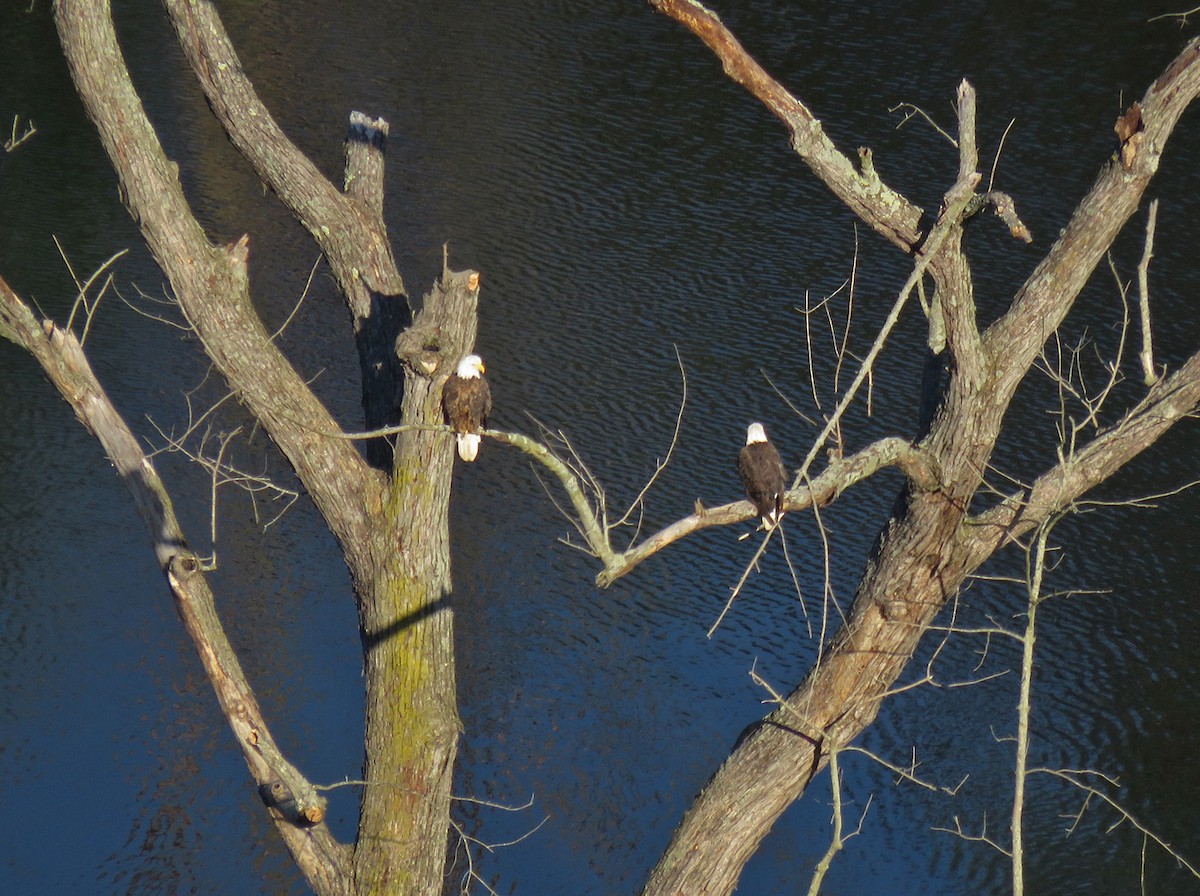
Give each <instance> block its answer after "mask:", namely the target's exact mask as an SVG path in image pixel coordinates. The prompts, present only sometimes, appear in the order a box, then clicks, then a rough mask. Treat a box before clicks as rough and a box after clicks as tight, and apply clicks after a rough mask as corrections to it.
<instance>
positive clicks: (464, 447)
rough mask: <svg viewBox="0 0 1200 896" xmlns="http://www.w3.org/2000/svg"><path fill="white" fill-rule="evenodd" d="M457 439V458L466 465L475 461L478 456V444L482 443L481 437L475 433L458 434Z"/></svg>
mask: <svg viewBox="0 0 1200 896" xmlns="http://www.w3.org/2000/svg"><path fill="white" fill-rule="evenodd" d="M457 437H458V456H459V457H461V458H462V459H463V460H465V461H466V462H467V463H470V462H471V461H473V460H475V458H477V457H478V456H479V443H480V442H482V441H483V436H481V435H479V433H477V432H460V433H457Z"/></svg>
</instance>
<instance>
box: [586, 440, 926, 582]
mask: <svg viewBox="0 0 1200 896" xmlns="http://www.w3.org/2000/svg"><path fill="white" fill-rule="evenodd" d="M893 466H894V467H897V468H899V469H900V470H901V471H902V472H903V473H904V475H905V476H907V477H908V478H909V480H911V481H912V482H913V483H915V484H916V486H917V487H918V488H923V489H927V490H932V489H936V488H937V487H938V485H939V479H938V474H937V471H936V470H935V469H934V468H933V466H932V465H931V463H930V459H929V457H928V456H927V455H926V454H924V453H923V452H922V451H921V450H920V449H918V448H915V447H914V446H913V445H911V444H910V443H909V442H908V441H906V440H905V439H901V438H899V437H891V438H886V439H881V440H880V441H878V442H876V443H874V444H873V445H870V446H868V447H867V448H864V449H863V450H862V451H860V452H858V453H857V454H854V455H851V456H849V457H845V458H835V459H834V460H832V461H831V462H830V464H829V466H827V467H826V468H825V470H824V471H822V473H821V474H820V475H819V476H817V477H815V478H813V479H812V481H811V482H809V483H808V484H807V485H804V486H802V487H800V488H793V489H792V490H791V491H789V492H788V493H787V498H786V500H785V501H784V510H785V511H788V512H791V511H796V510H804V509H806V508H808V507H811V506H812V505H813V504H814V503H816V504H821V505H824V504H829V503H831V502H832V501H833V500H834V499H835V498H837V496H838V495H840V494H841V493H842V491H844V490H845V489H847V488H849V487H850V486H852V485H854V484H855V483H857V482H861V481H862V480H863V479H866V478H867V477H869V476H871V475H872V474H874V473H876V472H878V471H879V470H881V469H883V468H884V467H893ZM756 515H757V511H756V510H755V509H754V506H753V505H752V504H751V503H750V502H749V501H734V502H732V503H730V504H723V505H721V506H719V507H711V508H710V507H704V506H703V505H699V504H698V506H697V509H696V512H695V513H692V514H690V515H689V516H686V517H684V518H683V519H680V520H677V521H676V522H674V523H672V524H671V525H669V526H667V527H665V528H663V529H660V530H659V531H658V532H656V533H654V534H652V535H649V536H647V537H646V538H644V539H642V541H640V542H639V543H638V544H636V545H634V546H633V547H631V548H629V549H628V550H626V551H624V552H623V553H621V554H619V555H615V556H613V557H612V560H611V562H610V563H609V565H607V566H606V568H605V569H603V570H601V572H600V574H599V575H598V576H597V577H596V581H597V584H599V585H600V586H601V587H607V586H608V585H611V584H612V583H613V582H614V581H616V580H617V579H619V578H620V577H621V576H623V575H625V574H626V573H628V572H629V571H630V570H632V569H633V568H634V567H635V566H637V565H638V564H639V563H641V562H642V561H643V560H645V559H646V558H647V557H650V556H652V555H653V554H656V553H658V552H659V551H661V550H662V549H663V548H665V547H666V546H667V545H669V544H672V543H674V542H676V541H678V540H679V539H681V538H684V537H685V536H688V535H691V534H692V533H693V532H698V531H700V530H701V529H707V528H709V527H711V526H727V525H730V524H732V523H741V522H745V521H746V520H749V519H752V518H753V517H754V516H756Z"/></svg>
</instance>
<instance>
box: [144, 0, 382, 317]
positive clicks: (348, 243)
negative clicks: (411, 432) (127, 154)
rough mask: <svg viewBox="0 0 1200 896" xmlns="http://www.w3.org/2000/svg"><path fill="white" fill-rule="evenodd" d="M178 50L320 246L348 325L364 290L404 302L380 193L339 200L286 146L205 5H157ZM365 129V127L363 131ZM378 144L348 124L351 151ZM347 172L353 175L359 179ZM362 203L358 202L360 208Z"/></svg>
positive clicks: (235, 137)
mask: <svg viewBox="0 0 1200 896" xmlns="http://www.w3.org/2000/svg"><path fill="white" fill-rule="evenodd" d="M164 5H165V6H166V8H167V12H168V13H169V14H170V16H171V22H172V24H173V25H174V26H175V30H176V32H177V33H178V35H179V44H180V46H181V47H182V48H183V52H184V55H185V56H186V57H187V60H188V62H189V63H190V64H191V66H192V70H193V71H194V72H195V74H196V77H197V79H198V80H199V81H200V86H201V87H202V88H203V90H204V95H205V97H206V98H207V99H208V102H209V105H210V106H211V107H212V110H213V112H214V114H215V115H216V116H217V118H218V119H219V120H220V122H221V126H222V127H224V128H225V132H226V133H227V134H228V135H229V139H230V140H231V141H233V145H234V146H235V147H237V150H238V152H240V153H241V154H242V155H243V156H244V157H245V158H246V160H247V161H248V162H250V164H251V165H252V166H253V167H254V170H255V172H256V173H257V174H258V176H259V177H260V178H261V179H262V181H263V183H265V184H267V186H269V187H270V188H271V189H272V190H273V191H274V192H275V193H276V195H278V196H279V198H280V199H282V200H283V202H284V204H285V205H286V206H287V207H288V208H289V209H290V210H291V211H292V213H293V214H294V215H295V216H296V217H297V218H298V219H299V221H300V222H301V223H302V224H303V225H304V227H305V228H306V229H307V230H308V232H309V233H310V234H312V237H313V239H314V240H316V242H317V244H318V245H320V247H321V249H322V251H323V252H324V253H325V255H326V257H327V258H329V261H330V264H331V266H332V267H333V269H334V273H335V275H336V276H337V278H338V281H339V282H340V283H342V284H343V291H344V292H345V293H346V295H347V298H348V299H349V300H351V302H352V310H353V312H354V316H355V319H356V321H358V320H362V319H364V318H366V317H367V316H368V315H369V313H370V307H369V305H367V304H364V303H363V300H364V296H365V292H364V291H363V290H362V289H359V288H356V284H355V281H357V280H358V279H359V278H361V279H362V281H363V283H365V285H366V287H367V288H368V289H369V290H370V291H372V292H376V293H383V294H385V295H404V283H403V281H402V280H401V278H400V274H399V272H398V271H397V270H396V262H395V260H394V259H393V258H392V252H391V248H390V246H389V244H388V239H387V230H386V228H385V227H384V223H383V213H382V211H383V203H382V192H380V191H377V190H375V189H370V190H367V189H366V184H365V183H364V184H359V185H355V186H354V188H353V189H352V190H351V191H350V193H349V194H344V193H341V192H339V191H338V190H337V189H336V188H335V187H334V186H333V185H332V184H331V183H330V182H329V181H328V180H327V179H326V178H325V177H324V176H323V175H322V174H321V173H320V172H319V171H318V170H317V168H316V166H315V165H313V164H312V162H310V161H309V160H308V159H307V158H306V157H305V156H304V154H303V153H301V152H300V150H299V149H297V148H296V146H295V145H294V144H293V143H292V142H291V141H290V140H288V138H287V137H286V136H285V135H284V133H283V131H282V130H281V129H280V127H279V125H278V124H277V123H276V122H275V119H274V118H273V117H272V116H271V113H270V111H269V110H268V109H267V107H266V106H265V105H263V103H262V101H261V100H260V99H259V98H258V94H257V93H256V92H255V90H254V85H253V84H251V83H250V79H249V78H247V77H246V73H245V71H244V70H243V69H242V63H241V60H239V59H238V55H237V52H236V51H235V50H234V48H233V44H232V42H231V41H230V40H229V35H228V34H227V33H226V32H225V26H224V25H223V24H222V23H221V19H220V17H219V16H218V15H217V12H216V10H215V9H214V8H213V5H212V3H210V2H208V0H164ZM368 125H370V126H368ZM384 137H386V130H380V129H379V128H378V127H377V126H376V124H375V123H374V122H371V120H370V119H368V118H366V116H361V115H356V116H355V117H352V128H351V131H350V143H351V146H352V147H353V145H354V144H355V143H356V142H360V141H361V142H362V143H364V144H365V145H367V146H369V145H370V144H371V142H372V141H376V140H378V141H380V143H379V145H380V146H382V139H383V138H384ZM355 167H358V169H359V170H358V171H357V172H356V171H351V172H348V174H350V175H351V184H352V185H353V182H354V178H353V175H354V174H356V173H361V171H362V168H361V165H360V166H355ZM364 196H365V197H366V198H365V200H364Z"/></svg>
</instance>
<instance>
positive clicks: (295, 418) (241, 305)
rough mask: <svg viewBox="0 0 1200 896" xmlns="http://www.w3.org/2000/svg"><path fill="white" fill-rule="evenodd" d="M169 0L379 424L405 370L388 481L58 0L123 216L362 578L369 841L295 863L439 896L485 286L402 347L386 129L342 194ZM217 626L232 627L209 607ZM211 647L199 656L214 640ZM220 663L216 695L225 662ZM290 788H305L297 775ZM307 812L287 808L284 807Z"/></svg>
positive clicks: (473, 278) (219, 36) (357, 588)
mask: <svg viewBox="0 0 1200 896" xmlns="http://www.w3.org/2000/svg"><path fill="white" fill-rule="evenodd" d="M166 5H167V8H168V10H169V12H170V13H171V16H172V19H173V21H174V22H175V25H176V29H177V31H178V33H179V36H180V40H181V43H182V44H183V46H184V50H185V54H186V55H187V56H188V58H189V61H190V62H191V64H192V67H193V69H194V70H195V71H196V73H197V76H198V78H199V79H200V81H201V84H202V85H203V87H204V90H205V93H206V96H207V97H208V99H209V102H210V104H211V105H212V107H213V109H214V110H215V112H216V114H217V116H218V118H219V119H220V120H221V122H222V124H223V126H224V127H225V128H226V131H227V132H228V133H229V135H230V137H231V139H232V140H233V142H234V144H235V145H236V146H237V147H238V148H239V150H240V151H242V153H243V154H244V155H246V157H247V158H248V159H249V160H250V161H251V163H252V164H253V165H254V166H255V169H256V170H257V171H258V172H259V175H260V177H262V179H263V181H264V182H265V183H267V184H268V185H269V186H271V188H272V189H273V190H274V191H275V192H276V193H277V194H278V195H279V196H280V197H281V198H282V199H283V201H284V202H285V203H286V204H287V205H288V206H289V208H291V209H292V211H293V212H294V213H295V214H296V216H297V217H298V218H300V220H301V221H302V223H304V225H305V226H306V227H307V228H308V229H309V231H310V233H312V235H313V238H314V239H315V240H316V241H317V242H318V243H319V244H320V245H321V247H322V249H323V250H324V251H325V253H326V255H327V257H328V258H329V260H330V264H331V267H332V268H333V270H334V273H335V277H336V278H337V280H338V283H339V285H340V286H341V288H342V290H343V294H344V295H345V297H346V301H347V305H348V307H349V308H350V311H351V319H352V323H353V326H354V329H355V334H356V337H357V341H358V347H359V350H360V359H361V360H362V367H363V370H364V399H365V401H364V406H365V408H366V413H367V417H368V423H369V424H375V423H380V422H384V419H386V418H390V417H394V415H395V413H396V405H397V398H398V394H399V392H400V391H401V388H400V384H399V383H398V379H399V377H400V376H401V375H402V376H403V377H404V386H403V403H402V407H401V408H400V413H399V420H400V422H401V423H402V424H403V425H404V426H405V427H408V428H407V429H405V431H403V432H402V433H401V434H400V437H399V440H398V443H397V447H396V450H395V453H394V455H392V453H391V452H390V450H389V451H388V452H381V453H378V454H377V455H376V457H375V460H376V461H377V462H382V461H384V460H387V459H390V460H391V466H390V469H388V468H387V467H386V466H385V468H384V472H380V471H379V470H377V469H373V468H372V467H371V466H370V465H368V464H367V463H366V462H365V461H364V459H363V457H362V455H360V454H359V452H358V451H357V449H356V448H355V446H354V443H353V442H352V441H351V440H349V439H347V438H345V437H344V434H343V433H342V430H341V427H340V426H339V425H338V423H337V422H336V421H335V420H334V419H333V417H332V416H331V415H330V414H329V413H328V411H327V410H326V409H325V408H324V407H323V406H322V405H321V403H320V402H319V401H318V400H317V398H316V397H315V396H314V395H313V393H312V392H311V390H309V388H308V386H307V385H306V384H305V383H304V382H303V380H302V379H301V378H300V377H299V376H298V374H297V373H296V371H295V369H294V368H293V367H292V366H291V365H290V364H289V363H288V361H287V359H286V358H285V357H284V356H283V355H282V353H281V352H280V351H279V350H278V348H277V347H276V346H275V344H274V342H273V341H272V340H271V338H270V336H269V335H268V334H267V331H266V329H265V328H264V327H263V325H262V322H261V321H260V319H259V318H258V316H257V314H256V312H255V310H254V307H253V303H252V301H251V297H250V293H249V286H248V278H247V274H246V262H247V257H248V252H249V249H248V245H249V239H248V237H243V238H242V239H240V240H238V241H237V242H235V243H233V244H231V245H227V246H213V245H211V244H210V243H209V242H208V240H207V238H206V237H205V235H204V233H203V231H202V229H201V227H200V225H199V224H198V222H197V221H196V220H195V218H194V216H193V215H192V213H191V210H190V208H189V207H188V204H187V202H186V200H185V198H184V196H183V192H182V190H181V188H180V184H179V179H178V172H177V169H176V166H175V165H174V164H173V163H172V162H170V161H169V160H168V159H167V158H166V156H165V154H164V153H163V150H162V147H161V145H160V144H159V142H158V140H157V137H156V136H155V133H154V130H153V127H152V126H151V124H150V122H149V120H148V119H147V117H146V114H145V112H144V110H143V108H142V105H141V102H140V99H139V98H138V96H137V94H136V92H135V91H134V89H133V86H132V84H131V82H130V78H129V74H128V71H127V70H126V67H125V64H124V61H123V58H122V56H121V52H120V48H119V46H118V45H117V41H116V36H115V33H114V30H113V26H112V19H111V13H110V10H109V6H108V3H107V0H58V2H56V4H55V20H56V23H57V25H58V29H59V34H60V39H61V42H62V45H63V49H64V52H65V54H66V57H67V61H68V64H69V65H70V68H71V73H72V77H73V78H74V80H75V83H76V86H77V88H78V90H79V93H80V96H81V97H82V99H83V101H84V105H85V108H86V109H87V111H88V114H89V117H90V118H91V119H92V121H93V122H94V123H95V125H96V127H97V130H98V131H99V133H100V137H101V142H102V144H103V145H104V148H105V150H106V151H107V153H108V155H109V158H110V160H111V161H112V164H113V167H114V169H115V170H116V172H117V175H118V178H119V179H120V183H121V189H122V196H123V198H124V200H125V202H126V205H127V206H128V207H129V210H130V212H131V214H132V215H133V216H134V218H135V219H136V220H137V221H138V223H139V226H140V228H141V230H142V233H143V235H144V237H145V239H146V242H147V244H148V245H149V247H150V249H151V251H152V252H153V253H154V256H155V259H156V260H157V261H158V263H159V265H160V267H161V268H162V269H163V271H164V273H165V274H166V275H167V278H168V280H169V281H170V284H171V288H172V290H173V292H174V296H175V298H176V300H177V301H178V303H179V306H180V308H181V310H182V311H183V314H184V316H185V318H186V319H187V321H188V323H189V324H190V325H191V326H192V327H193V328H194V330H195V332H196V333H197V335H198V336H199V338H200V340H201V342H202V343H203V346H204V349H205V351H206V353H207V354H208V355H209V357H210V358H211V359H212V360H213V362H214V364H215V365H216V367H217V369H218V370H219V371H220V372H221V374H222V375H223V376H224V377H225V379H226V380H227V381H228V383H229V385H230V387H231V388H232V390H233V392H234V394H235V395H236V396H237V398H238V399H239V401H241V402H242V404H243V405H245V406H246V408H247V409H248V410H249V411H250V412H251V413H252V414H253V415H254V417H255V418H256V419H257V420H258V421H259V422H260V423H261V424H262V426H263V427H264V428H265V430H266V431H267V432H268V433H269V435H270V436H271V438H272V440H273V441H274V442H275V444H276V445H277V446H278V447H279V449H280V450H281V451H282V452H283V454H284V456H285V457H286V458H287V459H288V461H289V462H290V464H291V465H292V467H293V469H294V470H295V472H296V475H297V476H298V477H299V479H300V480H301V482H302V483H303V486H304V488H305V490H306V491H307V492H308V494H309V495H310V496H311V497H312V499H313V502H314V504H315V505H316V507H317V508H318V510H319V511H320V512H321V514H322V516H323V517H324V518H325V521H326V523H327V524H328V525H329V528H330V530H331V531H332V532H333V534H334V536H335V537H336V538H337V540H338V542H339V544H340V545H341V547H342V551H343V556H344V557H345V560H346V565H347V567H348V568H349V571H350V577H351V582H352V584H353V587H354V593H355V595H356V598H357V602H358V610H359V620H360V627H361V633H362V638H363V647H364V666H365V679H366V709H367V712H366V737H365V744H366V759H365V778H366V782H367V783H366V786H365V788H364V792H363V798H362V811H361V816H360V820H359V831H358V836H357V839H356V843H355V846H354V850H353V855H352V857H350V856H348V854H347V852H346V850H345V848H344V847H339V846H338V845H337V844H336V843H333V841H332V840H331V839H327V842H326V844H325V847H324V848H327V851H328V853H329V855H330V856H331V857H332V858H331V859H330V861H329V862H327V863H325V864H321V865H313V864H312V863H306V862H304V861H301V857H300V856H299V855H297V861H298V864H299V865H300V867H301V870H302V871H303V872H304V873H305V875H306V876H307V877H308V879H309V881H310V883H311V884H312V886H313V887H314V889H316V890H317V891H318V892H321V893H326V892H329V893H333V892H346V893H355V894H376V893H379V894H382V893H388V894H396V893H400V894H422V896H424V894H428V893H432V892H439V891H440V890H441V889H442V886H443V877H444V866H445V861H446V837H447V832H448V821H449V805H450V784H451V778H452V770H453V763H454V758H455V754H456V750H457V743H458V733H459V721H458V715H457V706H456V695H455V676H454V641H453V621H452V619H453V617H452V614H451V612H450V608H449V605H448V602H447V596H448V594H449V591H450V584H451V583H450V575H449V527H448V519H447V516H448V514H447V511H448V506H449V496H450V478H451V472H452V470H453V458H454V448H453V445H454V440H453V438H452V437H451V436H450V434H449V433H448V432H446V431H445V427H444V426H443V425H442V417H441V409H440V394H441V387H442V384H443V383H444V382H445V379H446V377H447V376H448V375H449V373H450V372H451V371H452V370H453V368H454V366H455V364H456V363H457V361H458V359H459V357H461V355H462V354H464V353H466V352H467V351H468V350H470V348H471V346H472V345H473V344H474V339H475V330H476V311H477V302H478V294H479V277H478V274H475V273H474V272H470V271H468V272H463V273H452V272H450V271H449V270H448V269H447V270H445V271H444V272H443V275H442V278H441V280H440V282H439V283H438V284H437V285H436V286H435V288H434V290H433V292H431V293H430V295H428V296H426V300H425V304H424V307H423V310H422V312H421V314H420V315H418V316H417V317H416V318H415V320H412V326H411V327H410V328H409V329H408V330H406V331H404V333H403V334H402V335H401V337H400V338H397V335H396V334H397V333H398V332H399V331H400V328H401V326H402V325H403V324H404V323H407V322H408V321H409V314H408V312H407V306H406V305H401V306H397V304H396V302H397V301H398V299H399V298H401V297H403V296H404V286H403V283H402V282H401V280H400V276H399V273H398V272H396V270H395V264H394V262H393V261H392V255H391V251H390V248H389V246H388V243H387V239H386V232H385V230H384V227H383V218H382V181H383V178H382V167H383V149H384V139H383V137H384V135H386V130H387V127H386V122H382V121H378V120H372V119H369V118H367V117H366V116H362V115H360V114H357V113H356V114H355V116H353V117H352V126H351V131H350V136H349V138H348V147H347V180H348V181H349V186H348V189H347V191H346V192H339V191H338V190H337V189H335V188H334V187H333V186H332V185H330V184H329V183H328V182H327V181H325V179H324V178H322V177H321V176H320V174H319V173H318V172H317V171H316V169H315V168H314V167H313V166H312V165H311V163H310V162H308V160H307V159H305V158H304V157H303V155H302V154H300V153H299V152H298V151H297V150H296V149H295V147H294V146H292V144H291V143H290V142H289V141H288V140H287V139H286V137H284V136H283V134H282V132H281V131H280V130H279V128H278V127H277V126H276V125H275V123H274V121H273V120H272V119H271V118H270V116H269V114H268V113H267V111H266V109H265V108H264V107H263V106H262V105H261V103H260V102H259V101H258V98H257V96H256V95H255V94H254V91H253V89H252V87H251V85H250V84H249V81H248V80H247V79H246V78H245V75H244V73H243V72H242V70H241V66H240V63H238V61H237V58H236V54H234V52H233V49H232V46H231V45H230V44H229V42H228V38H227V37H226V35H225V33H224V30H223V28H222V27H221V24H220V21H219V19H218V18H217V16H216V13H215V10H213V8H212V6H211V4H210V3H207V2H204V0H198V2H194V3H187V4H184V3H177V2H174V0H167V2H166ZM398 309H399V310H398ZM47 326H52V325H49V324H48V325H47ZM59 332H61V331H59ZM68 335H69V334H68ZM68 398H70V396H68ZM164 494H165V492H164ZM180 543H181V544H182V537H180ZM168 566H169V569H170V575H171V583H172V587H173V588H176V589H177V593H178V591H179V590H181V589H182V590H186V586H187V585H188V583H191V582H194V581H195V576H194V575H192V573H193V572H194V571H195V570H194V568H193V567H192V565H191V563H185V564H184V565H183V566H181V565H180V563H179V557H178V556H174V557H173V559H171V560H170V561H169V563H168ZM182 612H183V610H182V609H181V613H182ZM187 618H188V616H187V615H186V614H185V619H187ZM210 621H211V622H212V623H213V624H216V625H217V628H218V630H219V624H218V623H217V621H216V618H215V614H212V618H211V620H210ZM189 626H190V623H189ZM198 647H199V644H198ZM200 649H201V653H202V656H203V655H204V654H205V652H206V651H207V648H200ZM230 657H232V654H231V652H230ZM204 658H206V659H207V657H204ZM206 666H207V664H206ZM208 668H209V674H210V678H211V679H212V680H213V683H214V687H216V688H217V691H218V695H222V694H223V693H224V692H223V690H222V684H223V682H224V679H225V674H224V672H223V671H222V668H223V667H217V666H208ZM252 696H253V695H252V692H251V691H250V690H249V685H248V684H245V685H244V696H243V697H241V698H238V699H226V698H225V697H224V696H222V700H221V702H222V708H223V709H224V710H225V712H226V716H227V718H228V719H229V721H230V725H231V726H232V727H233V729H234V731H235V732H238V734H239V738H242V731H243V727H244V726H243V722H242V719H241V716H242V715H244V710H245V708H246V707H248V706H250V705H251V704H252V702H253V701H252ZM255 709H256V708H255ZM281 767H282V766H281ZM289 767H290V766H289ZM296 778H298V779H299V782H303V779H302V778H299V774H298V773H297V774H296ZM299 782H298V783H297V784H296V785H295V786H296V787H297V788H299V789H303V787H304V786H305V785H306V782H303V783H299ZM264 795H265V796H269V795H270V794H269V793H265V794H264ZM285 802H286V801H285ZM294 802H295V800H294V799H292V800H291V802H287V804H286V805H284V804H283V803H281V804H280V805H281V806H282V807H283V808H282V809H281V810H280V811H281V814H282V813H284V811H285V810H286V808H287V806H290V805H292V803H294ZM277 808H278V807H277ZM281 823H283V824H292V825H294V826H296V829H295V831H292V830H291V829H289V831H288V835H285V840H288V842H289V846H293V840H294V839H295V838H291V837H290V835H291V834H293V833H295V832H296V831H298V832H299V833H300V834H301V835H303V836H300V837H299V841H298V842H306V841H307V840H311V839H312V831H311V827H312V820H311V819H309V818H305V817H302V816H300V815H297V816H295V817H292V818H290V819H288V818H284V821H283V822H281ZM293 853H294V854H297V851H296V847H294V846H293ZM314 869H315V870H314Z"/></svg>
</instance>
